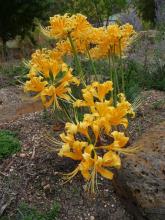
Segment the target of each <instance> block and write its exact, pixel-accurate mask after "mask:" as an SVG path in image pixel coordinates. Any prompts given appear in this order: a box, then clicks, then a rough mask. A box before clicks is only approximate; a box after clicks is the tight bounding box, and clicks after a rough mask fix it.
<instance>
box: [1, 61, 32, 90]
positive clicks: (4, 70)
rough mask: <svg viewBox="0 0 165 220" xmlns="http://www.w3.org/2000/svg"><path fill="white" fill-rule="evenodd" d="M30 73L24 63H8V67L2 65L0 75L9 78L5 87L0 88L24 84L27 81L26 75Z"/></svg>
mask: <svg viewBox="0 0 165 220" xmlns="http://www.w3.org/2000/svg"><path fill="white" fill-rule="evenodd" d="M28 71H29V69H28V67H27V66H26V65H24V64H23V63H18V64H9V63H8V64H7V65H5V64H3V65H0V75H2V76H3V77H5V78H7V80H6V81H5V83H4V84H3V85H0V87H6V86H10V85H15V84H18V83H19V82H24V81H25V80H26V79H27V77H26V75H27V73H28Z"/></svg>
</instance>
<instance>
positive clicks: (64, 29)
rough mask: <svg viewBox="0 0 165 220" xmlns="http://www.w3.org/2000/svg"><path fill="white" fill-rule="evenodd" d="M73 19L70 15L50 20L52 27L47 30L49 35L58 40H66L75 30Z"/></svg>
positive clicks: (58, 16) (57, 16)
mask: <svg viewBox="0 0 165 220" xmlns="http://www.w3.org/2000/svg"><path fill="white" fill-rule="evenodd" d="M74 26H75V24H74V22H73V19H72V17H70V16H69V15H68V14H65V15H63V16H61V15H55V16H54V17H51V18H50V26H49V27H47V28H46V31H47V33H48V34H49V35H50V36H51V37H54V38H56V39H64V38H66V37H67V36H68V34H69V33H70V32H71V31H72V30H73V29H74Z"/></svg>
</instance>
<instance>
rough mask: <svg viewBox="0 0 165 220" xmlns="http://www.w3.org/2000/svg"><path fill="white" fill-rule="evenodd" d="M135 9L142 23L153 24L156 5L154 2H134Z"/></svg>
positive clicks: (141, 0) (148, 0)
mask: <svg viewBox="0 0 165 220" xmlns="http://www.w3.org/2000/svg"><path fill="white" fill-rule="evenodd" d="M133 3H134V5H135V7H136V8H137V9H138V11H139V13H140V15H141V16H142V18H143V20H144V21H147V22H151V23H153V24H154V23H155V20H156V5H155V0H147V1H146V0H134V1H133Z"/></svg>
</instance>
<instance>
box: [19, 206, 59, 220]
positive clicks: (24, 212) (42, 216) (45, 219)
mask: <svg viewBox="0 0 165 220" xmlns="http://www.w3.org/2000/svg"><path fill="white" fill-rule="evenodd" d="M59 210H60V205H59V204H58V203H57V202H54V203H53V205H52V207H51V209H50V210H49V211H47V212H45V213H41V212H39V211H38V210H37V209H36V208H31V207H29V205H28V204H26V203H22V204H20V206H19V207H18V212H17V216H16V220H55V219H57V216H58V213H59Z"/></svg>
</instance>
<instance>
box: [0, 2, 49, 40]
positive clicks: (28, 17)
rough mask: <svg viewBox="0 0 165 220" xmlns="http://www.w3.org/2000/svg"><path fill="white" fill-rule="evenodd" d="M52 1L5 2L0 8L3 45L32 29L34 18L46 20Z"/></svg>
mask: <svg viewBox="0 0 165 220" xmlns="http://www.w3.org/2000/svg"><path fill="white" fill-rule="evenodd" d="M51 3H52V0H40V1H39V0H28V1H27V0H12V1H11V0H6V1H3V3H1V7H0V37H1V38H2V41H3V42H4V43H5V42H6V41H7V40H9V39H13V38H14V37H15V36H16V35H20V36H22V37H24V36H25V35H26V34H28V33H29V31H31V30H33V29H34V26H35V24H34V18H38V19H44V18H47V15H48V13H47V12H48V9H49V8H50V5H51Z"/></svg>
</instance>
